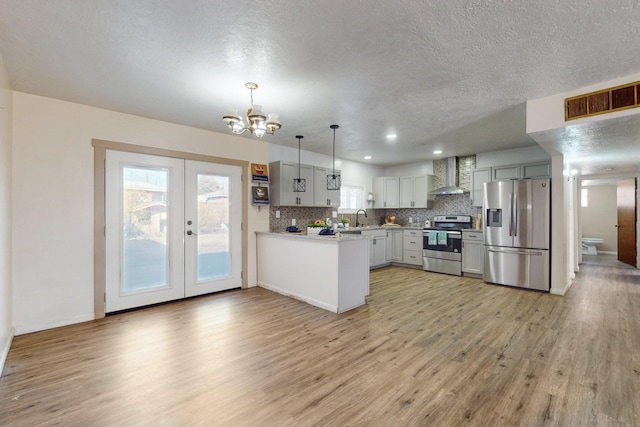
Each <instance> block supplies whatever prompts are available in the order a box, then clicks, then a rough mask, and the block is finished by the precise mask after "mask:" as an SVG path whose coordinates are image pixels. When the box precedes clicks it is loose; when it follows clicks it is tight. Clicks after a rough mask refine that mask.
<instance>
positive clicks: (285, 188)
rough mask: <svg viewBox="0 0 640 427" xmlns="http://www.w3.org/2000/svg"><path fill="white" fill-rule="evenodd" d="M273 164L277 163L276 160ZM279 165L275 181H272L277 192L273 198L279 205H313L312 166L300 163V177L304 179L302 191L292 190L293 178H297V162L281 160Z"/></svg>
mask: <svg viewBox="0 0 640 427" xmlns="http://www.w3.org/2000/svg"><path fill="white" fill-rule="evenodd" d="M275 165H278V163H277V162H276V163H275V164H274V166H275ZM279 167H280V170H279V173H277V175H278V176H277V182H275V181H274V184H275V186H274V187H277V188H276V189H275V191H278V192H279V194H278V195H277V196H276V197H274V200H276V201H278V203H279V204H280V205H281V206H313V167H312V166H308V165H300V178H301V179H305V180H306V183H305V184H306V191H304V192H295V191H293V180H294V178H298V164H297V163H285V162H281V163H280V164H279ZM272 191H274V189H272Z"/></svg>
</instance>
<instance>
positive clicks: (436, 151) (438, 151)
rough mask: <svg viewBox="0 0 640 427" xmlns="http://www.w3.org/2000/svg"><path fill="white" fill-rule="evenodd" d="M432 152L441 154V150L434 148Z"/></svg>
mask: <svg viewBox="0 0 640 427" xmlns="http://www.w3.org/2000/svg"><path fill="white" fill-rule="evenodd" d="M433 154H442V150H434V151H433Z"/></svg>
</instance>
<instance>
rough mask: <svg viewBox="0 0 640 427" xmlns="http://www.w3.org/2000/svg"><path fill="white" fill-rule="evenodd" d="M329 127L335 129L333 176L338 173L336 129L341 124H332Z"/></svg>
mask: <svg viewBox="0 0 640 427" xmlns="http://www.w3.org/2000/svg"><path fill="white" fill-rule="evenodd" d="M329 127H330V128H331V129H333V176H334V177H335V175H336V129H338V128H339V127H340V126H338V125H331V126H329Z"/></svg>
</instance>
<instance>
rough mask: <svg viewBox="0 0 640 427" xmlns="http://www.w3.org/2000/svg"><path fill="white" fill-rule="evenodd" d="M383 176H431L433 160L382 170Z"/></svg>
mask: <svg viewBox="0 0 640 427" xmlns="http://www.w3.org/2000/svg"><path fill="white" fill-rule="evenodd" d="M384 175H385V176H411V175H433V160H428V161H424V162H416V163H407V164H405V165H397V166H389V167H387V168H385V169H384Z"/></svg>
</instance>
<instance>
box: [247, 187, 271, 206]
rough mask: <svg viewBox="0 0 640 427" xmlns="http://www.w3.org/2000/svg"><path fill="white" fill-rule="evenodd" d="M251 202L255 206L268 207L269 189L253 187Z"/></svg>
mask: <svg viewBox="0 0 640 427" xmlns="http://www.w3.org/2000/svg"><path fill="white" fill-rule="evenodd" d="M251 200H252V203H253V204H254V205H268V204H269V187H251Z"/></svg>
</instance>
